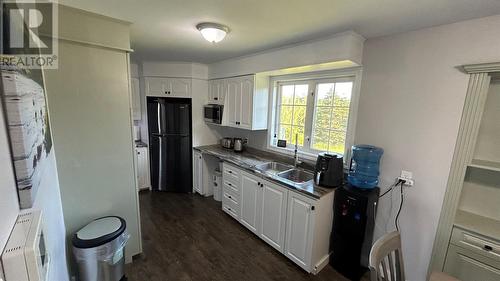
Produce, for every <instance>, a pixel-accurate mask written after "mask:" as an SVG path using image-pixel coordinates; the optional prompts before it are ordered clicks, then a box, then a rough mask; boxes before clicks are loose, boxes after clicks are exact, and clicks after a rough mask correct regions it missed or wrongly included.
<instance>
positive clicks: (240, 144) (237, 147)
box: [234, 138, 247, 152]
mask: <svg viewBox="0 0 500 281" xmlns="http://www.w3.org/2000/svg"><path fill="white" fill-rule="evenodd" d="M246 142H247V140H246V139H241V138H234V151H235V152H242V151H243V149H244V148H245V143H246Z"/></svg>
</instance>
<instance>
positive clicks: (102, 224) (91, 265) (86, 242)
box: [72, 216, 130, 281]
mask: <svg viewBox="0 0 500 281" xmlns="http://www.w3.org/2000/svg"><path fill="white" fill-rule="evenodd" d="M129 237H130V235H128V233H127V226H126V223H125V220H124V219H122V218H120V217H115V216H110V217H103V218H99V219H96V220H94V221H92V222H90V223H89V224H87V225H86V226H84V227H83V228H81V229H80V230H78V231H77V232H76V233H75V234H74V235H73V239H72V244H73V254H74V256H75V260H76V263H77V264H78V273H79V274H78V276H79V279H78V280H80V281H119V280H124V279H122V278H124V275H125V271H124V269H125V245H126V244H127V241H128V239H129Z"/></svg>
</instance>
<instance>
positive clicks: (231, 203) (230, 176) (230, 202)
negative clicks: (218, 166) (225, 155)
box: [222, 163, 242, 220]
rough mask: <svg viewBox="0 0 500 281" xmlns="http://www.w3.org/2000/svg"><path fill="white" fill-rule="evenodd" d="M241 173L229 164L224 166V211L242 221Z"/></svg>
mask: <svg viewBox="0 0 500 281" xmlns="http://www.w3.org/2000/svg"><path fill="white" fill-rule="evenodd" d="M241 181H242V175H241V171H240V170H239V169H238V168H236V167H234V166H232V165H228V164H227V163H223V164H222V210H223V211H224V212H226V213H227V214H229V215H230V216H232V217H233V218H235V219H236V220H239V219H240V209H241V208H240V202H241V200H240V197H241Z"/></svg>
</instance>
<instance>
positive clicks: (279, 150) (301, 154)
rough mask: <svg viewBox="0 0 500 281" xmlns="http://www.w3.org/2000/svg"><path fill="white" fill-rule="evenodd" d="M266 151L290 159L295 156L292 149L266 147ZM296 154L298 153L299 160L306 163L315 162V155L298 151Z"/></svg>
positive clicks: (316, 155)
mask: <svg viewBox="0 0 500 281" xmlns="http://www.w3.org/2000/svg"><path fill="white" fill-rule="evenodd" d="M267 149H268V150H271V151H273V152H276V153H279V154H282V155H285V156H290V157H293V156H294V154H295V152H294V150H295V149H293V148H283V147H277V146H272V145H268V146H267ZM297 153H298V155H299V158H300V159H301V160H306V161H307V162H313V163H314V162H315V161H316V158H317V157H318V154H317V153H309V152H304V151H300V150H299V151H298V152H297Z"/></svg>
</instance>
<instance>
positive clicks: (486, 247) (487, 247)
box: [483, 245, 493, 252]
mask: <svg viewBox="0 0 500 281" xmlns="http://www.w3.org/2000/svg"><path fill="white" fill-rule="evenodd" d="M483 249H485V250H486V251H488V252H489V251H493V247H491V246H490V245H484V246H483Z"/></svg>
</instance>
